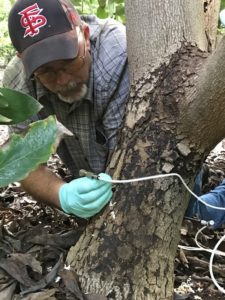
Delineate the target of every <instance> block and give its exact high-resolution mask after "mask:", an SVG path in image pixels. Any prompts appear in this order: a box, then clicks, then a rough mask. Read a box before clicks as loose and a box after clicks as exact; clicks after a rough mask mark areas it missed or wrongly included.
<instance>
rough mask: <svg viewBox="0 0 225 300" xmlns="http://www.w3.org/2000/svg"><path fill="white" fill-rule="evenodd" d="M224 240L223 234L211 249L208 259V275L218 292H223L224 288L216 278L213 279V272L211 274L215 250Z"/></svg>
mask: <svg viewBox="0 0 225 300" xmlns="http://www.w3.org/2000/svg"><path fill="white" fill-rule="evenodd" d="M224 240H225V235H224V236H223V237H222V238H221V239H220V240H219V241H218V242H217V244H216V246H215V247H214V248H213V250H212V254H211V256H210V261H209V272H210V276H211V278H212V281H213V283H214V284H215V286H216V287H217V288H218V290H219V291H220V292H222V293H224V294H225V289H224V288H223V287H221V286H220V285H219V283H218V282H217V280H216V279H215V277H214V274H213V259H214V256H215V254H216V252H217V249H218V247H219V246H220V244H221V243H222V242H223V241H224Z"/></svg>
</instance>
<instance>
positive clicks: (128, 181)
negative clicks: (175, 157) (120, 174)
mask: <svg viewBox="0 0 225 300" xmlns="http://www.w3.org/2000/svg"><path fill="white" fill-rule="evenodd" d="M172 176H175V177H178V178H179V179H180V180H181V182H182V183H183V185H184V186H185V188H186V189H187V190H188V192H189V193H190V194H191V195H192V196H194V197H195V198H196V199H197V200H198V201H200V202H201V203H202V204H204V205H205V206H208V207H211V208H215V209H218V210H225V207H218V206H214V205H211V204H208V203H206V202H205V201H204V200H202V199H201V198H200V197H199V196H197V195H196V194H195V193H193V192H192V190H191V189H190V188H189V187H188V186H187V184H186V183H185V181H184V179H183V178H182V177H181V176H180V175H179V174H178V173H169V174H159V175H152V176H147V177H140V178H133V179H123V180H115V179H105V178H104V175H101V174H99V175H98V179H99V180H102V181H105V182H110V183H132V182H138V181H144V180H151V179H159V178H165V177H172Z"/></svg>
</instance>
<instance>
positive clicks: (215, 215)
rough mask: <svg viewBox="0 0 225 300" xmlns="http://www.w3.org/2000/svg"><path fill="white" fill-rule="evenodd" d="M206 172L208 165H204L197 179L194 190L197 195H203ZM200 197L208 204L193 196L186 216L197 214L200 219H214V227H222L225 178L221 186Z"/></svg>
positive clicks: (224, 212) (224, 208)
mask: <svg viewBox="0 0 225 300" xmlns="http://www.w3.org/2000/svg"><path fill="white" fill-rule="evenodd" d="M206 172H208V171H207V167H206V165H204V166H203V168H202V169H201V171H200V172H199V173H198V175H197V177H196V179H195V186H194V190H193V192H194V193H195V194H196V195H197V196H200V195H201V191H202V185H203V182H204V175H205V173H206ZM206 176H208V175H206ZM200 198H201V200H202V201H203V202H204V203H206V204H207V205H205V204H204V203H202V202H200V201H198V200H197V199H196V198H195V197H193V196H192V197H191V199H190V202H189V205H188V209H187V211H186V216H187V217H193V216H196V217H198V218H199V219H200V220H205V221H213V223H214V225H213V226H212V227H213V228H219V227H221V225H223V224H224V223H225V179H224V180H223V181H222V183H221V184H220V185H219V186H217V187H215V188H214V189H213V190H211V191H209V192H208V193H206V194H204V195H201V196H200Z"/></svg>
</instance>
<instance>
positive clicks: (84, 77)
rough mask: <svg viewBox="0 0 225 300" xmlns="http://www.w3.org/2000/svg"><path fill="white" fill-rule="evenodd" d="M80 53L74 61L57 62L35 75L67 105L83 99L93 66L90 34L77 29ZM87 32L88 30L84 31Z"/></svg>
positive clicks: (39, 69) (47, 65)
mask: <svg viewBox="0 0 225 300" xmlns="http://www.w3.org/2000/svg"><path fill="white" fill-rule="evenodd" d="M75 30H77V35H78V42H79V43H78V44H79V51H78V55H77V57H76V58H74V59H69V60H57V61H53V62H50V63H47V64H45V65H43V66H41V67H40V68H38V69H37V70H36V71H35V72H34V75H35V77H37V78H38V79H39V81H40V82H41V83H42V84H43V85H44V86H45V87H46V88H47V89H48V90H50V91H51V92H53V93H55V94H57V95H58V97H59V98H60V99H61V100H62V101H65V102H67V103H73V102H75V101H79V100H81V99H83V98H84V97H85V95H86V93H87V82H88V79H89V71H90V66H91V56H90V53H89V51H88V50H90V42H89V32H88V34H87V32H83V31H82V30H81V29H80V28H79V27H77V28H76V29H75ZM84 30H86V29H84Z"/></svg>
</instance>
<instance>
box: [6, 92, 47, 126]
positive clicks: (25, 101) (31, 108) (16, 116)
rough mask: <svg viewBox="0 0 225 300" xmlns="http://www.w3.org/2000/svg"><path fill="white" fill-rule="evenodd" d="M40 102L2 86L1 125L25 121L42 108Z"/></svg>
mask: <svg viewBox="0 0 225 300" xmlns="http://www.w3.org/2000/svg"><path fill="white" fill-rule="evenodd" d="M41 107H42V106H41V105H40V104H39V102H37V101H34V99H33V98H32V97H31V96H29V95H25V94H23V93H21V92H17V91H14V90H11V89H7V88H0V125H1V124H7V125H10V124H16V123H19V122H23V121H25V120H26V119H28V118H29V117H30V116H32V115H34V114H35V113H37V112H38V111H39V110H40V109H41Z"/></svg>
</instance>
